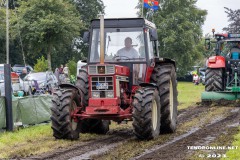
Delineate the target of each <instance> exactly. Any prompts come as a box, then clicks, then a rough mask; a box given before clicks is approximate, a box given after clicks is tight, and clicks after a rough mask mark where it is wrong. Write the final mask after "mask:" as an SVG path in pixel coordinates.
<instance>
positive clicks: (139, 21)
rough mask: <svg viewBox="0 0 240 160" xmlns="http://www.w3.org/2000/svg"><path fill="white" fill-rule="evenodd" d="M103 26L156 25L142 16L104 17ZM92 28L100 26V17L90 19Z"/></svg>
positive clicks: (151, 26)
mask: <svg viewBox="0 0 240 160" xmlns="http://www.w3.org/2000/svg"><path fill="white" fill-rule="evenodd" d="M104 26H105V28H128V27H130V28H131V27H142V28H143V27H148V28H156V25H155V24H154V23H152V22H150V21H148V20H146V19H144V18H107V19H104ZM91 27H92V28H100V19H93V20H92V21H91Z"/></svg>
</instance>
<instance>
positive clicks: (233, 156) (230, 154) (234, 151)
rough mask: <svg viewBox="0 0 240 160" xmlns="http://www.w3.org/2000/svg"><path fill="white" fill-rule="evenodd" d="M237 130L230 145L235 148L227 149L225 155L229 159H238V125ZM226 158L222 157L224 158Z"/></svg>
mask: <svg viewBox="0 0 240 160" xmlns="http://www.w3.org/2000/svg"><path fill="white" fill-rule="evenodd" d="M238 130H239V132H238V134H237V135H235V136H234V141H233V143H232V145H231V146H233V147H235V149H232V150H229V151H227V153H226V155H227V157H228V158H229V159H230V160H239V159H240V127H239V128H238ZM225 159H226V158H222V160H225Z"/></svg>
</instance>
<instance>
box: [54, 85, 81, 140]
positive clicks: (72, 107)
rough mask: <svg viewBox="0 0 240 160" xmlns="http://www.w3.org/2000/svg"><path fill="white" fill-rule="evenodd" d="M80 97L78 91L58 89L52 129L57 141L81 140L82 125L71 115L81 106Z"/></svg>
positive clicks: (55, 94) (55, 93)
mask: <svg viewBox="0 0 240 160" xmlns="http://www.w3.org/2000/svg"><path fill="white" fill-rule="evenodd" d="M79 98H80V95H79V94H78V91H77V90H76V89H58V90H57V91H56V92H54V93H53V98H52V102H53V103H52V107H51V111H52V115H51V120H52V127H51V128H52V129H53V136H54V137H55V138H56V139H71V140H75V139H78V138H79V133H80V125H79V123H78V122H77V121H76V119H74V118H73V117H72V116H71V114H72V113H74V112H75V111H76V109H77V106H79V105H80V99H79Z"/></svg>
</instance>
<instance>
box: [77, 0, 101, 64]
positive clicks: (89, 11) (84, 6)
mask: <svg viewBox="0 0 240 160" xmlns="http://www.w3.org/2000/svg"><path fill="white" fill-rule="evenodd" d="M73 2H74V3H75V4H76V6H77V10H78V12H79V13H80V16H81V20H82V21H83V22H84V24H85V28H84V29H83V30H81V36H82V35H83V32H84V31H86V30H87V29H88V28H89V26H90V22H91V20H92V19H96V18H98V14H100V13H104V8H105V6H104V4H103V2H102V0H91V3H90V2H89V0H73ZM79 39H82V37H79ZM79 39H76V40H75V41H74V46H75V48H76V49H77V50H81V53H77V54H78V56H75V57H76V58H78V60H80V59H83V58H85V57H87V53H88V46H86V45H83V43H82V42H81V41H79Z"/></svg>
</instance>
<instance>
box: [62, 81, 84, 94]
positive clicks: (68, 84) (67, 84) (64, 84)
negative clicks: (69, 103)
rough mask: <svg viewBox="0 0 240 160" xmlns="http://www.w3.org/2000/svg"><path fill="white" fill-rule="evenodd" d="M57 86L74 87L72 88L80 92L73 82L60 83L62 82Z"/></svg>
mask: <svg viewBox="0 0 240 160" xmlns="http://www.w3.org/2000/svg"><path fill="white" fill-rule="evenodd" d="M59 87H60V88H74V89H77V90H78V92H79V94H80V93H81V92H80V89H79V88H78V87H77V86H75V85H73V84H70V83H62V84H60V85H59Z"/></svg>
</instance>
